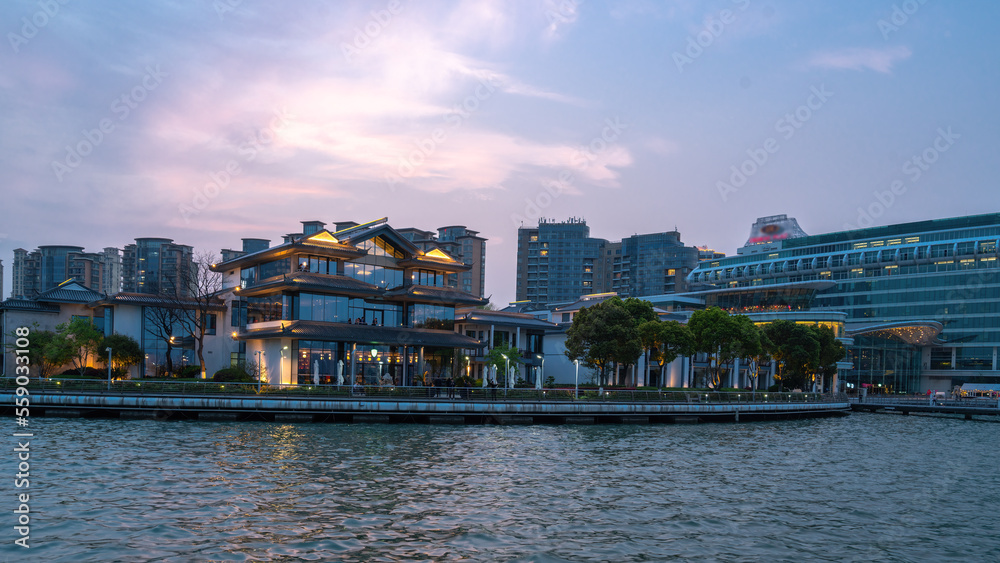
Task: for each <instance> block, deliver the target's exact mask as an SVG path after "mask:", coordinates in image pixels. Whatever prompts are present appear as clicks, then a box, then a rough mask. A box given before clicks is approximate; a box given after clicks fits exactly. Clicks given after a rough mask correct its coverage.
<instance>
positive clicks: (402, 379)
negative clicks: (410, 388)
mask: <svg viewBox="0 0 1000 563" xmlns="http://www.w3.org/2000/svg"><path fill="white" fill-rule="evenodd" d="M399 359H400V363H401V364H402V368H401V369H400V372H399V384H400V385H403V386H406V385H407V383H406V366H407V364H409V363H410V347H409V346H403V348H402V351H401V353H400V356H399Z"/></svg>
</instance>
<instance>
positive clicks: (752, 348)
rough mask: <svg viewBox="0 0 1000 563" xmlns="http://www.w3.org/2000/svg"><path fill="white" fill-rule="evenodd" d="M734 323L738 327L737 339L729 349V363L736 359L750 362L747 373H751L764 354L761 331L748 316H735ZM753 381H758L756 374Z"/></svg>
mask: <svg viewBox="0 0 1000 563" xmlns="http://www.w3.org/2000/svg"><path fill="white" fill-rule="evenodd" d="M732 321H733V323H735V326H736V339H735V340H734V341H733V342H732V345H731V346H729V347H728V348H729V350H730V352H731V353H732V356H731V357H730V359H729V361H733V360H734V359H736V358H742V359H747V360H749V363H748V364H747V372H748V373H749V372H750V370H751V369H753V367H754V366H756V365H757V364H756V363H755V361H754V360H755V358H758V357H760V356H761V355H762V354H763V353H764V348H763V346H762V345H761V331H760V329H759V328H757V325H756V324H754V322H753V321H751V320H750V317H748V316H746V315H734V316H733V317H732ZM753 379H754V380H756V374H754V376H753ZM755 382H756V381H755Z"/></svg>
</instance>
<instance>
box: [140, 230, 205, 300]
mask: <svg viewBox="0 0 1000 563" xmlns="http://www.w3.org/2000/svg"><path fill="white" fill-rule="evenodd" d="M195 271H196V270H195V265H194V259H193V249H192V247H190V246H187V245H183V244H174V241H173V239H168V238H137V239H135V244H128V245H125V249H124V250H123V252H122V290H123V291H127V292H130V293H150V294H160V293H165V294H170V295H185V294H186V293H187V291H186V290H185V288H184V285H185V283H184V282H185V280H186V279H188V276H191V275H193V274H194V273H195Z"/></svg>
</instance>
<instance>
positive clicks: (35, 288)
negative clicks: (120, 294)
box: [11, 245, 121, 299]
mask: <svg viewBox="0 0 1000 563" xmlns="http://www.w3.org/2000/svg"><path fill="white" fill-rule="evenodd" d="M70 279H72V280H76V281H78V282H80V283H81V284H82V285H83V286H84V287H86V288H88V289H92V290H94V291H97V292H101V293H104V294H110V293H115V292H117V291H120V290H121V257H120V255H119V253H118V249H117V248H114V247H108V248H105V249H104V250H103V251H102V252H85V251H84V248H83V247H82V246H72V245H45V246H39V247H38V248H36V249H35V250H33V251H31V252H28V251H27V250H25V249H23V248H17V249H15V250H14V262H13V268H12V275H11V285H12V287H11V297H16V298H21V299H32V298H34V297H36V296H38V295H39V294H41V293H44V292H46V291H48V290H50V289H52V288H54V287H56V286H58V285H59V284H61V283H63V282H64V281H66V280H70Z"/></svg>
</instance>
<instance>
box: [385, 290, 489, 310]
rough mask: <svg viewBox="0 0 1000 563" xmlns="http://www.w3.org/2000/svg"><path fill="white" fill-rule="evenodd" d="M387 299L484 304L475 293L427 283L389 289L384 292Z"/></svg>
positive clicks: (483, 300)
mask: <svg viewBox="0 0 1000 563" xmlns="http://www.w3.org/2000/svg"><path fill="white" fill-rule="evenodd" d="M384 298H385V299H386V300H389V301H416V302H421V303H448V304H455V305H484V304H486V303H487V301H486V300H485V299H480V298H478V297H476V296H475V295H472V294H470V293H466V292H464V291H459V290H457V289H451V288H447V287H432V286H429V285H411V286H408V287H402V288H398V289H390V290H389V291H386V292H385V294H384Z"/></svg>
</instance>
